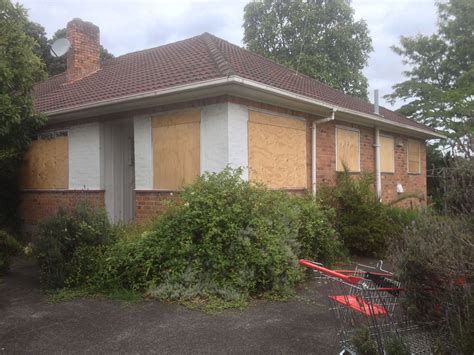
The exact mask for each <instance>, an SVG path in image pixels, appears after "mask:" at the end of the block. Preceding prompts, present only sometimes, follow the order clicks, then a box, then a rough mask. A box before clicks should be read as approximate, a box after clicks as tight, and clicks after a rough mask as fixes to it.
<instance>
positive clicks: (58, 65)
mask: <svg viewBox="0 0 474 355" xmlns="http://www.w3.org/2000/svg"><path fill="white" fill-rule="evenodd" d="M27 33H28V34H29V35H30V36H31V37H32V38H33V39H34V40H35V41H36V43H37V44H38V46H37V47H36V48H35V53H36V55H37V56H38V57H40V58H41V59H42V60H43V62H44V64H45V65H46V70H47V72H48V75H50V76H51V75H56V74H61V73H63V72H65V71H66V67H67V63H66V61H67V56H62V57H59V58H56V57H53V56H52V55H51V52H50V48H51V45H52V44H53V43H54V41H56V40H57V39H59V38H65V37H66V29H65V28H61V29H59V30H57V31H56V32H55V33H54V35H53V37H51V38H50V39H48V37H47V36H46V32H45V30H44V27H43V26H41V25H40V24H38V23H35V22H31V21H29V22H28V24H27ZM111 58H114V55H113V54H112V53H110V52H109V51H108V50H107V49H105V48H104V47H103V46H102V45H101V46H100V59H101V60H106V59H111Z"/></svg>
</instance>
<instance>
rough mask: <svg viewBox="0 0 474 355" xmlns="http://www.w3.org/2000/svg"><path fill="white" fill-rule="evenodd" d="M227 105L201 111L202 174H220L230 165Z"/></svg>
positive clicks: (213, 106) (209, 107) (208, 107)
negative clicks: (207, 172)
mask: <svg viewBox="0 0 474 355" xmlns="http://www.w3.org/2000/svg"><path fill="white" fill-rule="evenodd" d="M227 116H228V109H227V103H223V104H215V105H209V106H206V107H203V109H202V110H201V130H200V132H201V142H200V145H201V154H200V160H201V161H200V167H201V169H200V170H201V171H200V173H201V174H203V173H204V172H206V171H209V172H219V171H221V170H222V169H224V168H225V167H226V165H227V163H228V142H227Z"/></svg>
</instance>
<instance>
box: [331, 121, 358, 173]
mask: <svg viewBox="0 0 474 355" xmlns="http://www.w3.org/2000/svg"><path fill="white" fill-rule="evenodd" d="M339 129H342V130H346V131H353V132H357V135H358V137H359V138H358V141H357V142H358V145H357V148H358V149H357V170H350V171H349V173H355V174H358V173H360V171H361V170H360V168H361V167H360V165H361V164H360V129H358V128H354V127H349V126H344V125H336V127H335V136H336V137H335V138H336V139H335V143H336V172H337V173H340V172H343V171H344V170H339V169H338V161H339V135H338V130H339Z"/></svg>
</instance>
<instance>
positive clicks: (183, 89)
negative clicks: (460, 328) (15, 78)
mask: <svg viewBox="0 0 474 355" xmlns="http://www.w3.org/2000/svg"><path fill="white" fill-rule="evenodd" d="M232 84H233V85H237V86H241V87H244V88H248V89H253V90H256V91H260V92H264V93H268V94H270V95H273V96H277V97H280V98H284V99H289V100H291V101H295V102H300V103H305V104H308V105H310V106H313V107H315V108H324V109H328V110H336V111H338V112H343V113H345V114H348V115H350V116H352V117H360V118H365V119H368V120H371V121H373V122H374V125H376V124H377V123H379V124H381V125H383V126H385V127H397V128H400V129H403V130H408V131H412V132H417V133H418V134H420V135H423V136H424V137H425V138H443V139H445V138H446V136H444V135H442V134H440V133H437V132H433V131H430V130H427V129H423V128H419V127H414V126H411V125H407V124H403V123H398V122H394V121H391V120H388V119H386V118H383V117H382V116H379V115H375V114H367V113H363V112H359V111H356V110H351V109H347V108H344V107H341V106H338V105H333V104H329V103H327V102H324V101H322V100H318V99H314V98H310V97H308V96H304V95H300V94H296V93H293V92H291V91H288V90H283V89H279V88H276V87H273V86H271V85H267V84H262V83H260V82H257V81H254V80H250V79H245V78H242V77H240V76H237V75H233V76H228V77H222V78H217V79H211V80H204V81H200V82H196V83H192V84H186V85H177V86H173V87H171V88H167V89H160V90H153V91H149V92H145V93H140V94H133V95H126V96H121V97H117V98H112V99H107V100H102V101H96V102H93V103H87V104H82V105H77V106H71V107H67V108H63V109H58V110H53V111H47V112H45V114H46V115H47V116H49V117H54V116H59V115H66V114H72V113H76V112H78V111H83V110H91V109H99V110H100V109H102V108H103V113H106V112H107V108H109V109H110V107H111V106H113V105H116V104H123V103H128V102H136V104H137V107H138V106H139V103H140V101H143V100H149V99H152V98H161V97H166V96H173V95H180V94H183V93H188V92H192V91H202V94H204V93H205V92H206V90H208V89H210V88H216V87H221V86H228V89H229V92H227V91H226V90H220V91H217V92H218V93H220V94H221V95H222V94H228V93H230V92H232V90H230V89H231V86H232ZM181 97H182V96H181Z"/></svg>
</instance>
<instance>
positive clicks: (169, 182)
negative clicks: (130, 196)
mask: <svg viewBox="0 0 474 355" xmlns="http://www.w3.org/2000/svg"><path fill="white" fill-rule="evenodd" d="M200 122H201V113H200V111H181V112H174V113H169V114H166V115H161V116H158V117H155V118H153V121H152V130H153V135H152V138H153V188H155V189H169V190H177V189H180V188H182V187H183V185H186V184H189V183H192V182H193V181H194V180H195V179H196V178H197V177H198V176H199V147H200V138H199V136H200Z"/></svg>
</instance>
